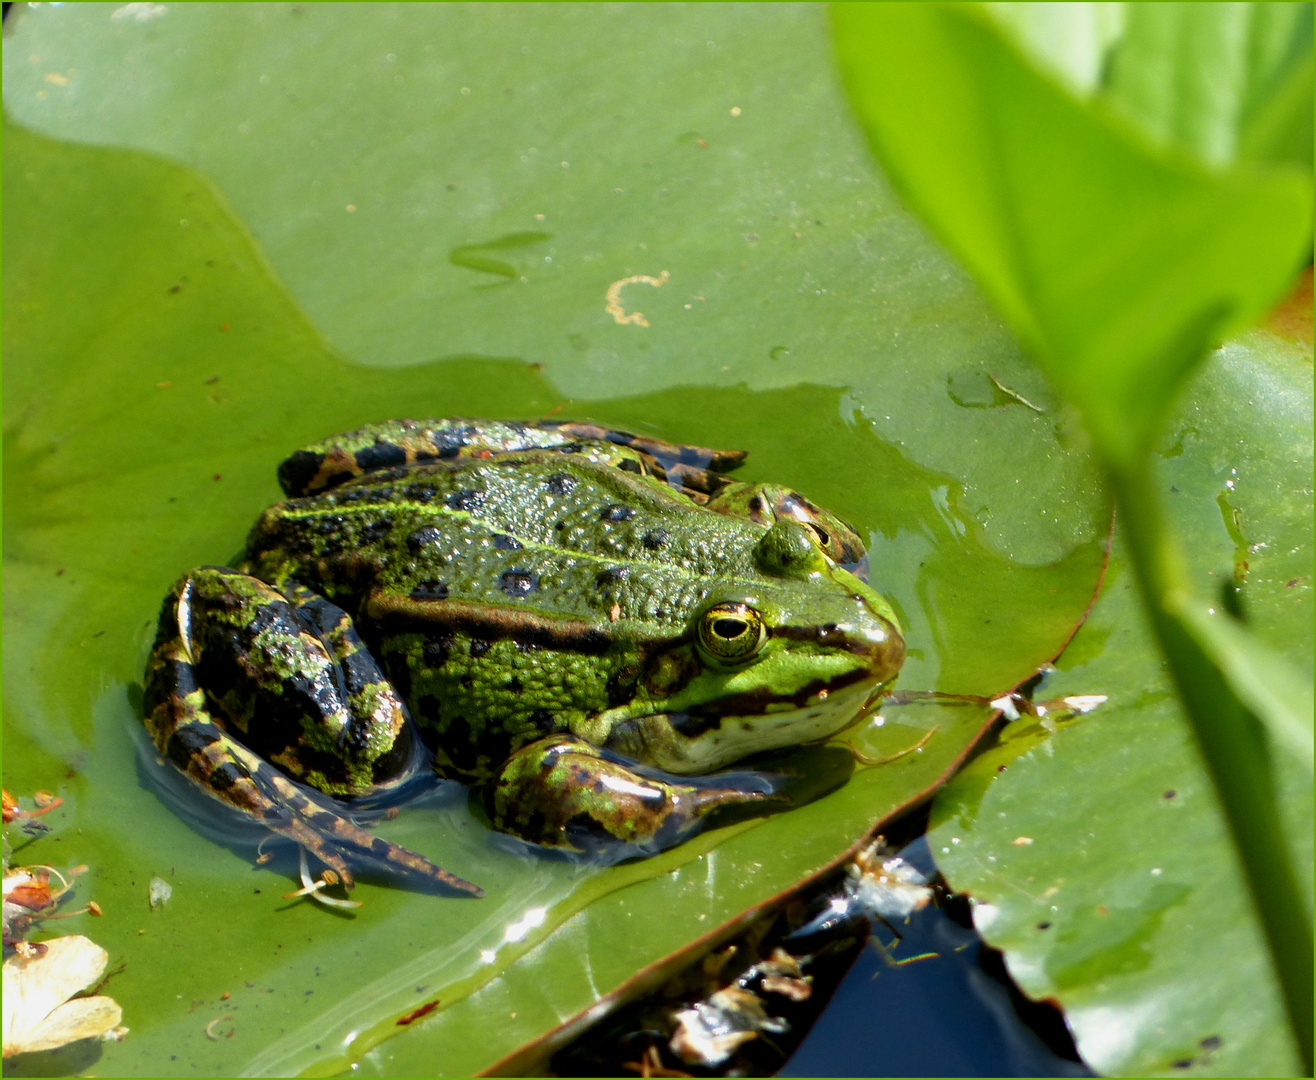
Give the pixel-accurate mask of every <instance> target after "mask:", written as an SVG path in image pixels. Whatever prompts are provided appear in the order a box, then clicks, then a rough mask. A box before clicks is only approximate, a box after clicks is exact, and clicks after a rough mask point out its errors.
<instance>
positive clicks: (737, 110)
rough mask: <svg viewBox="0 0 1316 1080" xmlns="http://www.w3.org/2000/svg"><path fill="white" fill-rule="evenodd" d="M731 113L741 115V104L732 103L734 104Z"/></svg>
mask: <svg viewBox="0 0 1316 1080" xmlns="http://www.w3.org/2000/svg"><path fill="white" fill-rule="evenodd" d="M731 115H732V116H739V115H740V106H739V105H732V106H731Z"/></svg>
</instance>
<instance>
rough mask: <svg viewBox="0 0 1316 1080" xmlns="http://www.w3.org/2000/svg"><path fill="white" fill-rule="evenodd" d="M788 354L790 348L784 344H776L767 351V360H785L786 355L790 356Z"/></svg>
mask: <svg viewBox="0 0 1316 1080" xmlns="http://www.w3.org/2000/svg"><path fill="white" fill-rule="evenodd" d="M790 354H791V351H790V349H788V348H786V346H785V345H778V346H777V347H776V348H774V349H772V350H771V351H770V352H769V353H768V359H769V360H785V359H786V357H788V356H790Z"/></svg>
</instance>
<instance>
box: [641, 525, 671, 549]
mask: <svg viewBox="0 0 1316 1080" xmlns="http://www.w3.org/2000/svg"><path fill="white" fill-rule="evenodd" d="M671 538H672V534H671V533H669V532H668V531H667V530H666V529H650V530H649V531H648V532H647V533H645V534H644V540H643V541H642V543H643V544H644V546H645V547H646V548H648V549H649V550H650V551H658V550H659V549H660V548H663V547H665V546H666V545H667V541H668V540H670V539H671Z"/></svg>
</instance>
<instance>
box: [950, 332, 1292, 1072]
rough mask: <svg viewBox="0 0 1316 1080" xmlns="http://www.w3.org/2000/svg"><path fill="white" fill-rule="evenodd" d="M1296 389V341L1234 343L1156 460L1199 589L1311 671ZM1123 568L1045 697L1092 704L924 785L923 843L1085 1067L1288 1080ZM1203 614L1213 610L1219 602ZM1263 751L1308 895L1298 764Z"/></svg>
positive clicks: (1244, 929)
mask: <svg viewBox="0 0 1316 1080" xmlns="http://www.w3.org/2000/svg"><path fill="white" fill-rule="evenodd" d="M1311 393H1312V385H1311V358H1310V351H1309V348H1308V347H1304V346H1302V345H1297V344H1291V343H1288V342H1285V341H1283V340H1282V339H1280V338H1278V337H1275V336H1273V335H1272V334H1270V333H1268V332H1265V331H1256V332H1254V333H1252V334H1250V335H1248V336H1247V337H1245V338H1243V339H1240V340H1238V341H1236V342H1232V343H1230V344H1228V345H1226V346H1225V347H1224V348H1223V349H1221V350H1220V351H1219V352H1218V353H1216V354H1215V356H1213V357H1212V359H1211V360H1210V361H1209V362H1208V364H1207V366H1206V368H1205V369H1204V371H1203V372H1202V373H1201V374H1200V375H1199V376H1198V377H1197V378H1196V380H1195V381H1194V382H1193V384H1192V386H1191V388H1190V391H1189V393H1188V395H1187V397H1186V399H1185V401H1184V403H1183V404H1182V405H1181V407H1180V409H1179V410H1178V413H1177V415H1176V417H1175V419H1174V421H1173V423H1172V425H1171V432H1172V434H1171V436H1170V437H1169V438H1167V439H1166V440H1165V442H1164V444H1163V446H1162V448H1161V451H1160V455H1159V458H1158V460H1157V469H1156V472H1157V483H1158V485H1159V486H1160V488H1161V490H1162V491H1164V492H1165V493H1166V498H1167V502H1168V504H1169V506H1170V508H1171V510H1172V512H1173V515H1174V523H1175V525H1176V527H1177V528H1178V529H1179V530H1180V532H1181V535H1183V536H1184V537H1185V538H1186V539H1187V541H1188V542H1187V544H1186V547H1187V548H1188V550H1189V552H1190V553H1191V558H1192V566H1193V571H1194V578H1195V580H1196V581H1198V582H1202V583H1206V582H1214V587H1213V589H1212V591H1214V592H1215V593H1216V595H1218V596H1220V595H1223V594H1224V593H1225V592H1226V591H1227V590H1229V589H1232V588H1233V587H1234V584H1235V582H1238V583H1239V584H1240V585H1241V591H1240V596H1241V604H1242V611H1243V612H1244V613H1245V615H1246V618H1247V621H1248V625H1249V626H1250V627H1251V628H1252V629H1253V630H1254V631H1255V633H1256V636H1257V637H1259V638H1260V639H1261V640H1263V641H1265V642H1267V643H1268V644H1269V645H1271V646H1272V647H1273V648H1276V649H1278V650H1279V651H1280V652H1281V653H1282V654H1283V655H1285V656H1286V657H1287V658H1288V659H1289V660H1290V661H1292V662H1293V663H1294V664H1295V665H1296V666H1298V667H1300V668H1306V669H1308V670H1310V667H1311V663H1312V587H1311V582H1312V536H1311V512H1312V504H1311V498H1312V496H1311V484H1310V478H1311V460H1312V458H1311V455H1312V443H1311V422H1312V420H1311V415H1312V414H1311V401H1312V398H1311ZM1130 577H1131V575H1130V574H1129V572H1128V567H1127V562H1126V561H1125V557H1124V555H1123V553H1122V552H1121V551H1120V550H1119V549H1117V553H1116V558H1115V560H1114V563H1113V567H1112V575H1111V581H1110V585H1109V587H1108V589H1107V591H1106V593H1105V594H1104V595H1103V597H1102V598H1101V600H1100V601H1099V602H1098V604H1097V606H1096V609H1095V610H1094V612H1093V615H1092V618H1091V619H1090V620H1089V622H1088V623H1087V624H1086V625H1085V626H1084V628H1083V629H1082V630H1081V631H1080V632H1079V634H1078V635H1077V637H1076V638H1075V640H1074V643H1073V645H1072V646H1071V648H1070V650H1069V651H1068V652H1067V653H1066V655H1065V656H1064V657H1063V658H1062V660H1061V662H1060V671H1059V673H1058V674H1057V675H1056V676H1055V677H1054V679H1052V680H1050V681H1048V682H1047V684H1046V687H1045V690H1044V691H1043V692H1044V693H1046V694H1047V695H1048V696H1049V695H1051V694H1052V693H1055V694H1063V693H1076V692H1077V693H1089V692H1098V693H1105V694H1108V695H1110V700H1109V702H1108V704H1107V705H1105V706H1103V707H1102V708H1101V709H1099V710H1098V711H1097V712H1095V713H1093V714H1091V716H1089V717H1087V718H1085V719H1082V720H1080V721H1075V722H1073V723H1072V724H1068V725H1062V726H1061V729H1060V730H1059V731H1057V732H1056V733H1055V734H1054V735H1048V733H1047V732H1045V731H1043V730H1040V729H1039V728H1038V727H1037V726H1034V727H1033V728H1032V730H1031V731H1023V730H1021V731H1020V732H1019V733H1018V734H1017V735H1016V734H1015V733H1014V732H1009V733H1007V737H1006V738H1005V739H1004V741H1003V742H1002V744H1001V746H1000V747H999V748H998V749H994V750H992V751H990V752H989V753H987V754H984V755H983V756H982V757H981V758H979V759H978V760H977V761H975V762H974V763H973V764H972V765H971V766H970V767H969V768H968V769H966V770H965V771H964V772H963V773H962V774H961V775H960V776H959V777H957V778H956V780H955V781H954V782H953V783H952V785H951V786H950V787H948V788H947V789H946V790H945V791H944V792H943V793H942V794H941V795H940V796H939V797H938V799H937V801H936V803H935V804H934V809H933V825H932V828H931V830H930V832H929V842H930V844H931V846H932V850H933V852H934V854H935V855H936V858H937V863H938V865H939V866H940V867H941V868H942V870H943V872H944V873H945V874H946V876H947V878H948V879H949V881H950V883H951V884H952V885H953V886H954V887H955V888H957V889H962V890H964V891H966V892H969V893H970V894H972V896H973V897H974V899H975V912H974V921H975V924H976V925H977V926H978V929H979V931H980V932H981V933H982V934H983V936H984V937H985V938H986V939H987V941H988V942H989V943H991V944H992V945H994V946H996V947H997V948H1000V949H1003V950H1004V951H1005V954H1006V962H1007V965H1008V966H1009V969H1010V972H1011V974H1012V975H1013V976H1014V978H1015V979H1016V980H1017V981H1018V982H1019V984H1020V985H1021V986H1022V987H1023V989H1024V990H1025V992H1027V993H1028V994H1029V995H1031V996H1033V997H1037V998H1053V999H1055V1000H1057V1001H1058V1002H1060V1004H1061V1005H1062V1006H1063V1007H1064V1009H1065V1013H1066V1018H1067V1021H1068V1023H1069V1025H1070V1029H1071V1030H1072V1031H1073V1033H1074V1036H1075V1039H1076V1042H1077V1045H1078V1049H1079V1052H1080V1053H1081V1054H1082V1055H1083V1058H1084V1060H1085V1061H1087V1062H1088V1064H1090V1065H1091V1066H1092V1067H1093V1068H1094V1069H1096V1070H1097V1071H1098V1072H1101V1073H1106V1074H1114V1075H1157V1074H1161V1073H1173V1074H1175V1075H1182V1074H1184V1073H1188V1074H1198V1073H1200V1074H1203V1075H1219V1076H1229V1075H1294V1074H1296V1073H1298V1072H1299V1071H1300V1066H1299V1060H1298V1057H1297V1055H1296V1052H1295V1050H1294V1048H1293V1044H1292V1041H1291V1036H1290V1034H1289V1032H1288V1030H1287V1025H1286V1023H1285V1017H1284V1008H1283V1003H1282V999H1281V997H1280V994H1279V990H1278V987H1277V985H1276V981H1275V976H1274V973H1273V970H1272V969H1271V967H1270V965H1269V963H1268V959H1267V954H1266V951H1265V947H1264V940H1263V938H1262V935H1261V931H1260V929H1259V927H1258V925H1257V920H1256V914H1255V909H1254V908H1253V906H1252V903H1251V900H1250V897H1249V895H1248V891H1247V887H1246V884H1245V881H1244V879H1243V876H1242V873H1241V870H1240V868H1239V866H1238V862H1237V856H1236V855H1235V853H1234V850H1233V847H1232V844H1231V843H1230V840H1229V836H1228V833H1227V831H1226V827H1225V823H1224V819H1223V816H1222V813H1221V810H1220V805H1219V802H1218V801H1217V798H1216V795H1215V791H1214V789H1213V788H1212V786H1211V784H1210V781H1209V779H1208V777H1207V774H1206V772H1205V770H1204V769H1203V766H1202V764H1201V759H1200V757H1199V756H1198V753H1197V750H1196V748H1195V746H1194V745H1193V743H1192V740H1191V737H1190V733H1189V728H1188V725H1187V720H1186V718H1185V717H1184V716H1183V713H1182V710H1181V708H1180V706H1179V705H1178V703H1177V701H1176V699H1175V697H1174V695H1173V693H1172V690H1171V686H1170V683H1169V681H1168V678H1167V675H1166V673H1165V671H1164V669H1163V666H1162V664H1161V662H1160V659H1159V656H1158V654H1157V652H1156V649H1155V646H1154V644H1153V643H1152V641H1151V640H1150V639H1149V636H1148V633H1147V630H1146V627H1145V623H1144V617H1143V615H1142V613H1141V611H1140V609H1139V606H1138V603H1137V598H1136V593H1135V592H1134V590H1133V583H1132V582H1131V580H1130ZM1208 618H1212V619H1215V620H1217V621H1221V622H1223V621H1224V620H1226V619H1229V618H1230V617H1229V616H1228V615H1227V614H1226V609H1225V606H1224V601H1223V599H1222V600H1221V601H1220V602H1219V603H1218V604H1217V606H1216V608H1215V611H1214V614H1213V615H1210V616H1208ZM1225 625H1228V624H1225ZM1275 689H1277V687H1271V688H1270V690H1271V692H1273V691H1274V690H1275ZM1307 737H1308V738H1310V734H1308V735H1307ZM1276 760H1278V761H1279V762H1280V763H1281V765H1282V768H1281V772H1280V785H1281V794H1282V811H1283V817H1284V821H1285V824H1286V826H1287V828H1288V832H1289V835H1290V838H1291V839H1293V842H1294V844H1295V850H1294V851H1293V865H1294V866H1296V867H1299V868H1301V870H1302V875H1303V886H1304V888H1305V890H1306V894H1307V897H1308V903H1310V897H1311V867H1312V827H1311V822H1312V788H1311V774H1310V771H1309V767H1310V761H1309V760H1308V761H1306V762H1305V763H1304V762H1303V761H1301V760H1300V759H1298V758H1297V757H1296V756H1290V755H1289V754H1286V753H1285V754H1277V755H1276Z"/></svg>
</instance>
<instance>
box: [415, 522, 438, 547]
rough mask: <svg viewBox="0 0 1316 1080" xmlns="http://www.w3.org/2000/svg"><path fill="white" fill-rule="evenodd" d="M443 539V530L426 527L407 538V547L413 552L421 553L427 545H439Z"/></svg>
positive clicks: (430, 526)
mask: <svg viewBox="0 0 1316 1080" xmlns="http://www.w3.org/2000/svg"><path fill="white" fill-rule="evenodd" d="M442 539H443V533H442V531H441V530H439V529H436V528H435V527H434V526H433V525H426V526H425V528H423V529H417V530H416V531H415V532H414V533H412V534H411V535H410V536H408V537H407V547H409V548H411V550H412V551H420V550H421V548H423V547H424V546H425V545H426V544H437V543H438V542H439V541H440V540H442Z"/></svg>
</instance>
